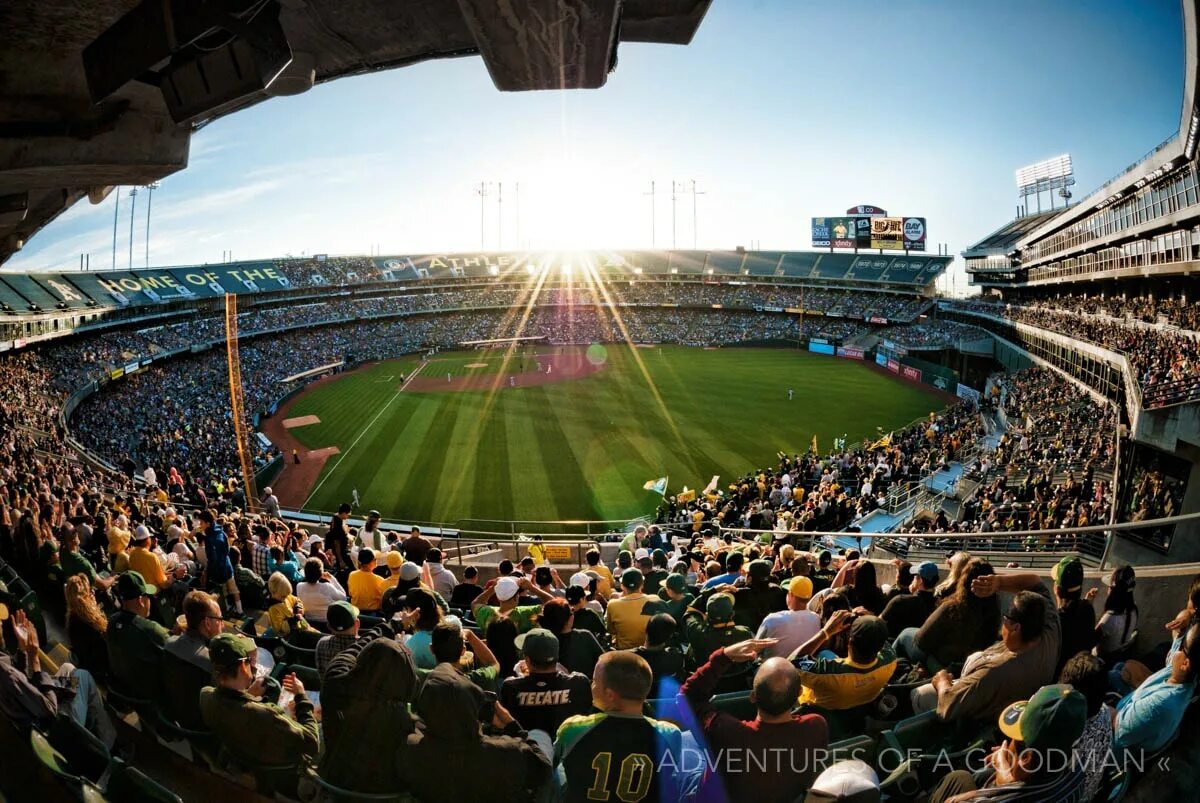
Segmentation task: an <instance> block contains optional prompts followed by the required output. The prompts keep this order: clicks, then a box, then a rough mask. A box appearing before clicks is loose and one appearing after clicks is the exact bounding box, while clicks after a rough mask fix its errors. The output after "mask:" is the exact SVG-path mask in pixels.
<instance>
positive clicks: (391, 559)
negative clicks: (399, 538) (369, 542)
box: [384, 549, 404, 575]
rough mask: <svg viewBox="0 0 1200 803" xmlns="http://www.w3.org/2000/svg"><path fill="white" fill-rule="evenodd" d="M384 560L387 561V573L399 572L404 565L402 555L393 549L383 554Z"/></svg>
mask: <svg viewBox="0 0 1200 803" xmlns="http://www.w3.org/2000/svg"><path fill="white" fill-rule="evenodd" d="M384 560H385V561H386V562H387V567H388V574H389V575H393V574H399V573H400V569H401V568H402V567H403V566H404V556H403V555H401V554H400V553H399V552H397V551H396V550H394V549H393V550H390V551H389V552H387V553H386V554H385V555H384Z"/></svg>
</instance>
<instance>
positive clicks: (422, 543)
mask: <svg viewBox="0 0 1200 803" xmlns="http://www.w3.org/2000/svg"><path fill="white" fill-rule="evenodd" d="M431 549H433V544H431V543H429V542H428V541H426V540H425V539H424V538H423V537H422V536H421V528H420V527H413V528H412V531H411V532H410V533H409V534H408V538H406V539H404V546H403V550H404V559H405V560H406V561H409V562H410V563H415V564H417V565H418V566H422V565H424V564H425V558H426V556H428V554H429V550H431Z"/></svg>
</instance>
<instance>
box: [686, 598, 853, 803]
mask: <svg viewBox="0 0 1200 803" xmlns="http://www.w3.org/2000/svg"><path fill="white" fill-rule="evenodd" d="M802 579H805V580H807V578H802ZM770 646H774V640H773V639H752V640H749V641H742V642H738V643H737V644H731V645H729V646H727V647H722V648H720V649H718V650H716V651H715V652H714V653H713V654H712V655H711V656H710V657H709V659H708V663H706V664H704V665H703V666H701V667H700V668H699V669H697V670H696V671H695V672H694V673H692V676H691V677H690V678H688V680H687V682H686V683H684V684H683V689H682V690H681V691H680V697H681V698H682V699H683V700H686V701H687V704H688V705H689V706H690V707H691V710H692V711H693V712H694V713H695V715H696V719H697V721H698V722H699V725H700V728H701V729H702V731H703V734H704V741H705V743H706V744H707V748H708V752H709V755H710V756H712V757H713V758H712V759H711V764H710V765H709V774H707V775H706V777H705V778H704V780H703V781H702V785H703V787H702V791H701V795H702V796H703V795H704V791H703V789H704V788H712V790H713V791H712V795H713V798H712V799H714V800H716V799H720V800H730V801H747V803H751V802H753V803H767V802H768V801H772V802H773V801H780V802H781V803H782V802H783V801H794V800H798V799H799V798H800V797H801V796H802V795H803V794H804V791H805V790H806V789H807V788H808V786H809V784H810V783H811V781H812V779H813V776H814V774H815V769H816V767H817V766H818V765H819V763H820V761H821V760H822V758H823V755H822V754H823V752H824V750H825V748H826V747H827V746H828V744H829V729H828V727H827V726H826V724H825V720H824V719H822V718H821V717H820V716H817V715H815V714H793V713H792V709H793V708H794V707H795V705H796V700H797V699H798V698H799V696H800V688H801V686H800V683H801V681H800V673H799V672H797V671H796V668H795V667H793V666H792V665H791V664H790V663H788V662H787V661H786V660H785V659H783V658H768V659H767V660H766V661H764V662H763V664H762V666H761V667H759V669H758V671H757V672H756V673H755V675H754V683H753V690H752V691H751V693H750V694H751V696H750V699H751V701H752V702H753V703H754V707H755V709H756V711H757V714H756V716H755V718H754V719H753V720H751V721H749V722H746V721H743V720H741V719H739V718H738V717H736V716H734V715H733V714H730V713H727V712H724V711H722V710H720V709H719V708H717V707H716V706H714V705H713V704H712V702H711V698H712V695H713V692H714V691H715V690H716V689H717V687H718V686H719V684H720V681H721V677H722V675H724V673H725V672H727V671H728V670H729V668H730V667H731V666H733V665H734V664H736V663H748V662H750V661H753V660H754V659H755V657H757V656H758V655H760V654H762V653H763V651H764V649H765V648H766V647H770ZM781 750H782V751H783V755H781V754H780V751H781ZM750 756H759V757H762V756H770V757H771V758H770V759H769V760H768V761H767V763H766V766H765V767H764V768H762V770H759V771H755V772H746V769H747V759H748V758H749V757H750ZM760 760H761V759H760ZM706 763H707V762H706ZM756 769H757V768H756ZM714 773H715V774H714Z"/></svg>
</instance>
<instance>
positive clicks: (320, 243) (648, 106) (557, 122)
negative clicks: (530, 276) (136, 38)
mask: <svg viewBox="0 0 1200 803" xmlns="http://www.w3.org/2000/svg"><path fill="white" fill-rule="evenodd" d="M1182 73H1183V45H1182V31H1181V19H1180V7H1179V3H1178V2H1176V0H1126V2H1102V1H1101V0H1091V1H1089V2H1083V1H1082V0H1079V1H1078V2H1057V3H1038V2H1029V1H1028V0H1015V1H1014V2H1009V3H1005V4H993V3H984V2H982V0H958V2H917V0H878V1H875V0H871V1H868V0H860V2H856V3H853V4H849V3H811V2H803V1H802V0H717V2H714V3H713V6H712V9H711V10H710V12H709V14H708V16H707V18H706V19H705V21H704V23H703V25H702V26H701V28H700V30H699V32H698V34H697V36H696V38H695V40H694V41H693V43H692V44H691V45H690V46H688V47H674V46H665V45H643V44H628V43H626V44H622V45H621V47H620V51H619V64H618V68H617V70H616V72H615V73H614V74H613V75H611V76H610V77H609V81H608V85H607V86H606V87H604V88H603V89H601V90H598V91H588V92H580V91H577V92H538V93H521V94H502V93H500V92H498V91H497V90H496V89H495V87H494V86H493V85H492V83H491V80H490V78H489V77H488V74H487V71H486V69H485V68H484V65H483V62H482V61H481V60H480V59H479V58H477V57H471V58H465V59H456V60H446V61H433V62H428V63H425V64H420V65H417V66H414V67H408V68H405V69H400V70H394V71H390V72H385V73H380V74H376V75H371V76H363V77H358V78H350V79H344V80H340V81H335V82H333V83H331V84H327V85H323V86H319V87H316V88H315V89H313V90H312V91H311V92H309V93H307V94H305V95H302V96H299V97H295V98H284V99H277V100H271V101H268V102H266V103H263V104H260V105H259V106H256V107H255V108H253V109H250V110H248V111H245V112H242V113H239V114H237V115H234V116H232V117H229V118H227V119H223V120H220V121H218V122H216V123H214V124H212V125H210V126H209V127H207V128H205V129H204V130H202V131H201V132H199V133H198V134H196V135H195V137H194V138H193V140H192V150H191V160H190V166H189V167H188V169H187V170H185V171H182V172H180V173H178V174H176V175H174V176H170V177H168V178H166V179H165V180H164V181H163V182H162V184H161V187H160V188H159V189H158V190H157V191H156V192H155V193H154V206H153V222H152V233H151V237H152V239H151V263H152V264H191V263H202V262H217V261H220V260H221V258H222V253H223V252H224V251H226V250H231V251H232V252H233V255H234V257H235V258H237V259H243V258H254V257H269V256H277V255H281V254H286V253H292V254H300V253H321V252H327V253H367V252H368V251H369V250H371V249H372V248H376V249H379V250H380V252H381V253H383V254H405V253H422V252H430V251H459V250H474V249H478V248H479V247H480V240H481V237H480V201H479V197H478V196H477V195H476V194H475V191H474V190H475V186H476V185H477V184H478V182H480V181H490V182H503V185H504V200H505V204H504V215H503V220H502V222H500V223H498V210H497V206H496V204H495V200H496V196H495V187H494V186H493V187H492V188H491V189H490V192H491V193H493V194H492V195H491V196H490V197H489V198H488V199H487V204H486V206H485V208H484V218H485V219H484V229H485V231H484V237H483V240H484V243H485V244H486V247H487V248H488V249H493V248H496V247H497V246H498V244H502V245H503V247H505V248H517V247H520V248H530V249H543V248H548V249H560V248H572V247H576V248H589V247H607V248H623V247H640V248H647V247H650V245H651V225H650V198H649V197H648V196H644V195H643V194H642V193H644V192H647V191H648V190H649V188H650V181H651V180H652V179H653V180H655V181H656V186H657V190H658V195H657V196H656V201H657V203H656V214H657V235H656V243H657V245H658V247H660V248H663V247H670V246H671V244H672V228H671V203H670V200H669V193H670V183H671V180H672V179H675V180H677V181H679V182H681V183H683V182H688V181H690V180H691V179H695V180H696V182H697V184H698V186H699V189H700V190H702V191H703V192H704V193H705V194H704V195H701V196H699V197H698V199H697V211H698V218H699V220H698V226H697V230H696V231H695V232H693V225H692V198H691V196H690V195H682V194H681V196H680V200H679V202H678V204H677V206H676V233H675V240H676V242H677V243H678V246H679V247H680V248H690V247H691V246H692V243H693V237H695V241H696V243H697V245H698V246H699V247H701V248H733V247H734V246H737V245H746V246H749V245H750V243H751V242H752V241H757V242H759V243H761V246H762V247H763V248H768V249H774V248H779V249H786V248H807V247H808V246H809V218H810V217H812V216H820V215H835V214H839V213H841V212H844V211H845V210H846V209H847V208H848V207H849V206H852V205H855V204H859V203H869V204H876V205H879V206H882V207H884V208H885V209H887V210H888V211H889V212H891V213H893V214H900V215H922V216H925V217H926V218H928V226H929V236H930V239H931V241H932V242H934V243H941V242H944V243H948V244H949V245H950V248H951V250H952V251H954V252H958V251H960V250H962V248H964V247H965V246H967V245H969V244H970V243H971V242H972V241H974V240H976V239H978V238H980V237H982V236H983V235H985V234H987V233H988V232H989V231H991V230H993V229H995V228H996V227H998V226H999V225H1001V224H1002V223H1004V222H1005V221H1007V220H1008V219H1010V218H1011V217H1012V216H1013V213H1014V210H1015V205H1016V190H1015V186H1014V181H1013V171H1014V170H1015V168H1017V167H1019V166H1021V165H1023V164H1027V163H1030V162H1034V161H1037V160H1039V159H1042V158H1045V157H1049V156H1053V155H1056V154H1059V153H1063V152H1069V153H1071V154H1072V156H1073V158H1074V162H1075V169H1076V173H1077V175H1078V180H1079V184H1078V187H1077V197H1082V196H1083V195H1084V194H1086V193H1087V192H1090V191H1091V190H1093V189H1095V188H1096V187H1098V186H1099V185H1100V184H1101V183H1102V182H1103V181H1105V180H1106V179H1108V178H1110V177H1111V176H1112V175H1113V174H1115V173H1117V172H1118V171H1119V170H1121V169H1122V168H1124V167H1125V166H1126V165H1128V164H1129V163H1130V162H1133V161H1134V160H1135V159H1137V158H1138V157H1140V156H1141V155H1142V154H1143V153H1145V152H1146V151H1148V150H1149V149H1150V148H1152V147H1153V146H1155V145H1157V144H1158V143H1159V142H1160V141H1161V140H1163V139H1164V138H1166V137H1167V136H1168V135H1170V134H1171V133H1172V132H1173V131H1174V130H1175V129H1177V127H1178V123H1179V114H1180V101H1181V96H1182ZM518 182H519V183H520V191H519V192H520V224H519V225H520V239H519V240H518V231H517V225H518V224H517V219H516V206H517V205H516V203H515V200H516V192H517V191H516V184H517V183H518ZM121 204H122V207H121V224H120V226H119V233H118V246H117V264H118V266H119V267H120V266H125V265H127V264H128V263H127V260H128V246H129V242H128V237H129V218H128V215H129V202H128V198H127V197H126V196H125V194H124V193H122V201H121ZM144 213H145V194H144V193H143V194H142V195H140V196H139V197H138V206H137V215H138V220H137V222H136V226H135V234H134V237H135V241H134V265H135V267H136V266H140V265H141V264H142V262H143V260H144V253H145V252H144V248H145V243H144V239H143V237H144V226H145V218H144ZM112 220H113V199H112V198H111V197H110V198H109V199H108V200H106V201H105V202H103V203H102V204H100V205H99V206H95V207H93V206H90V205H89V204H87V202H86V201H85V202H83V203H81V204H80V205H78V206H77V207H75V208H74V209H72V210H71V211H69V212H68V213H66V214H64V215H63V216H62V217H61V218H60V219H59V220H57V221H56V222H55V223H53V224H51V225H50V226H49V227H47V228H46V229H45V230H44V231H43V232H42V233H41V234H39V235H37V236H36V237H34V238H33V239H31V241H30V242H29V243H28V244H27V245H26V247H25V249H24V250H23V251H22V252H21V253H20V254H18V255H17V256H16V257H15V258H14V259H12V260H11V261H10V263H9V264H8V266H7V267H9V268H12V269H22V270H48V269H70V268H74V267H77V266H78V263H79V254H80V253H83V252H86V253H89V254H90V255H91V265H92V267H93V268H106V267H108V266H109V265H110V263H111V258H112V257H111V248H112ZM500 237H502V242H501V240H500V239H499V238H500Z"/></svg>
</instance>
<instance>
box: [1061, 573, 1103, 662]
mask: <svg viewBox="0 0 1200 803" xmlns="http://www.w3.org/2000/svg"><path fill="white" fill-rule="evenodd" d="M1050 575H1051V577H1052V578H1053V580H1054V601H1055V603H1056V604H1057V606H1058V620H1059V625H1060V632H1061V633H1062V650H1061V654H1060V656H1059V659H1058V666H1057V667H1056V668H1055V673H1054V674H1055V676H1056V677H1057V676H1058V672H1059V671H1061V669H1062V667H1063V665H1064V664H1066V662H1067V661H1068V660H1070V659H1071V658H1073V657H1074V656H1075V655H1076V653H1080V652H1091V650H1092V648H1093V647H1095V646H1096V611H1095V610H1094V609H1093V608H1092V603H1091V600H1090V599H1088V600H1085V599H1083V562H1082V561H1081V560H1080V559H1079V558H1077V557H1067V558H1063V559H1062V560H1060V561H1059V562H1058V564H1057V565H1056V566H1055V567H1054V569H1053V570H1051V572H1050Z"/></svg>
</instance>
